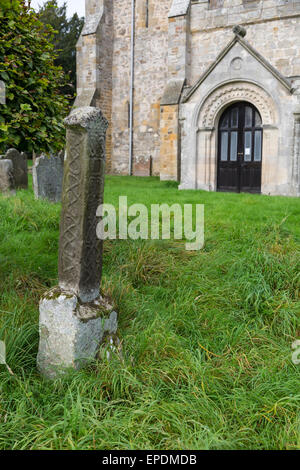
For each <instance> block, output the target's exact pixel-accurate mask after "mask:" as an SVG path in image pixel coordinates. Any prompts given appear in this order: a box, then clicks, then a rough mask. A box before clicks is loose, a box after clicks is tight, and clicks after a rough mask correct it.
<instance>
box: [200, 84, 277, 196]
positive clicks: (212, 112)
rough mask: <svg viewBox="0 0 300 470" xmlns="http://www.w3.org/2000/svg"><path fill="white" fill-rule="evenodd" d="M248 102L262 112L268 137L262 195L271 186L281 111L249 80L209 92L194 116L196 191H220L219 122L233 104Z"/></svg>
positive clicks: (264, 158) (264, 144)
mask: <svg viewBox="0 0 300 470" xmlns="http://www.w3.org/2000/svg"><path fill="white" fill-rule="evenodd" d="M238 101H246V102H249V103H251V104H253V105H254V106H255V107H256V108H257V109H258V111H259V112H260V115H261V118H262V123H263V130H264V138H263V163H262V192H263V193H264V192H265V190H267V188H268V185H269V183H270V182H269V173H270V172H269V168H270V165H271V162H272V161H273V162H274V161H276V157H277V154H278V127H277V123H278V110H277V105H276V103H275V100H274V99H273V98H272V97H271V96H270V95H269V93H267V92H266V91H265V90H264V89H263V88H262V87H260V86H259V85H257V84H255V83H252V82H248V81H238V82H237V81H236V82H230V83H225V84H222V85H220V86H219V87H217V88H216V89H214V90H212V91H210V92H209V94H208V95H206V97H205V98H204V99H203V100H202V101H201V102H200V103H199V104H198V105H197V106H196V108H195V111H194V116H193V128H194V129H195V141H194V142H195V145H194V158H193V159H191V163H192V164H194V175H195V189H205V190H209V191H216V189H217V148H218V142H217V138H218V132H217V129H218V123H219V118H220V116H221V114H222V113H223V112H224V110H225V109H226V108H227V107H228V106H229V105H231V104H233V103H235V102H238Z"/></svg>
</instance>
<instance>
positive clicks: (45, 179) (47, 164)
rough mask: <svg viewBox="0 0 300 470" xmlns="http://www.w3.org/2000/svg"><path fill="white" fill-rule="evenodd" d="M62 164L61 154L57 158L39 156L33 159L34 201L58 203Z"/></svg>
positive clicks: (61, 181)
mask: <svg viewBox="0 0 300 470" xmlns="http://www.w3.org/2000/svg"><path fill="white" fill-rule="evenodd" d="M63 174H64V163H63V159H62V157H61V154H60V155H58V156H54V155H51V156H49V157H48V156H46V155H41V156H40V157H38V158H36V159H35V162H34V166H33V168H32V176H33V189H34V194H35V197H36V199H47V200H49V201H51V202H60V201H61V195H62V183H63Z"/></svg>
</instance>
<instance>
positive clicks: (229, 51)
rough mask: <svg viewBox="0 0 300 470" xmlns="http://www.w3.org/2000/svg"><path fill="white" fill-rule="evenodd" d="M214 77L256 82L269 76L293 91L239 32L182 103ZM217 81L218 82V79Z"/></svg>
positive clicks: (287, 82)
mask: <svg viewBox="0 0 300 470" xmlns="http://www.w3.org/2000/svg"><path fill="white" fill-rule="evenodd" d="M214 75H219V76H222V77H223V81H224V80H226V79H228V80H230V79H253V81H256V80H257V78H258V77H261V79H262V80H263V81H265V80H268V75H269V76H271V77H273V78H275V79H276V80H277V81H278V82H280V83H281V85H282V86H283V87H284V88H285V89H287V90H288V91H290V92H292V91H293V90H292V85H291V83H290V81H289V80H288V79H287V78H285V77H284V76H283V75H282V74H281V73H280V72H279V71H278V70H277V69H276V68H275V67H273V66H272V65H271V64H270V62H268V61H267V60H266V59H265V58H264V57H263V56H262V55H261V54H259V52H257V51H256V49H254V47H252V46H251V44H250V43H249V42H248V41H246V40H245V39H244V38H243V37H241V35H240V32H239V33H237V34H236V35H235V37H234V38H233V39H232V41H230V42H229V44H228V45H227V46H226V47H225V48H224V49H223V51H222V52H221V53H220V54H219V55H218V57H217V58H216V60H215V61H214V62H213V63H212V64H211V66H210V67H209V68H208V69H207V70H206V72H204V74H203V75H202V76H201V77H200V78H199V80H197V82H196V83H195V84H194V85H193V86H192V87H191V88H189V89H187V90H186V92H185V94H184V96H183V98H182V102H186V101H188V100H189V99H190V98H191V97H192V96H193V95H194V93H195V92H196V91H197V90H198V88H199V87H200V86H201V85H202V84H203V83H204V82H205V81H206V80H207V79H208V78H210V79H211V78H213V76H214ZM212 81H214V80H212ZM218 81H219V82H220V78H219V80H218Z"/></svg>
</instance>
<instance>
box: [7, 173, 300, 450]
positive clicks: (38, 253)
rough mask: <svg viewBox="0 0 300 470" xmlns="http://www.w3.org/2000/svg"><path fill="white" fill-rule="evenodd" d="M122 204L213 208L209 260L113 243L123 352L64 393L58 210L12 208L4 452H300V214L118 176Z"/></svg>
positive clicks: (25, 199)
mask: <svg viewBox="0 0 300 470" xmlns="http://www.w3.org/2000/svg"><path fill="white" fill-rule="evenodd" d="M119 195H127V196H128V203H129V204H132V203H136V202H138V203H144V204H146V205H147V206H148V207H149V206H150V205H151V204H153V203H162V202H165V203H170V204H173V203H180V204H187V203H203V204H205V212H206V219H205V220H206V227H205V232H206V243H205V247H204V249H203V250H201V251H200V252H197V253H191V252H186V251H185V249H184V244H182V243H181V242H174V241H170V242H165V241H164V242H159V241H156V242H151V241H136V242H133V241H112V242H106V243H105V249H104V272H103V281H102V287H103V290H104V291H105V292H106V293H107V294H108V295H110V296H111V297H112V298H113V299H114V301H115V303H116V307H117V309H118V311H119V313H120V329H119V335H120V338H121V340H122V353H120V354H115V355H114V356H113V358H112V360H111V362H109V363H106V362H101V361H98V362H97V361H95V362H92V363H91V364H90V366H89V367H88V368H87V369H86V370H83V371H80V372H74V373H71V374H70V375H69V376H67V377H65V378H64V379H60V380H57V381H56V382H54V383H49V382H47V381H45V380H44V379H42V378H41V377H40V376H39V375H38V373H37V370H36V366H35V360H36V354H37V348H38V302H39V298H40V296H41V295H42V293H43V292H44V291H45V290H47V289H48V288H50V287H51V286H54V285H55V284H56V283H57V250H58V231H59V215H60V206H59V205H51V204H48V203H46V202H41V201H35V200H34V198H33V194H32V191H28V192H26V191H20V192H18V194H17V197H15V198H4V197H0V213H1V219H0V240H1V245H0V284H1V287H0V340H5V341H6V344H7V351H8V358H7V362H8V365H9V367H10V369H11V372H9V371H8V370H7V368H6V367H5V366H0V448H1V449H163V450H165V449H299V447H300V433H299V431H300V413H299V410H300V389H299V383H300V366H296V365H293V363H292V361H291V353H292V349H291V344H292V342H293V341H294V340H295V339H296V338H297V337H299V336H300V324H299V321H300V318H299V317H300V315H299V313H300V296H299V293H300V274H299V273H300V269H299V259H300V257H299V251H300V248H299V247H300V224H299V220H300V201H299V200H297V199H293V198H281V197H264V196H256V195H247V194H241V195H238V194H218V193H217V194H216V193H205V192H201V191H199V192H194V191H186V192H179V191H178V190H177V187H176V185H175V184H173V183H172V184H169V183H161V182H159V181H158V179H156V178H146V179H139V178H126V177H108V178H107V184H106V195H105V199H106V202H109V203H112V204H116V205H117V203H118V197H119Z"/></svg>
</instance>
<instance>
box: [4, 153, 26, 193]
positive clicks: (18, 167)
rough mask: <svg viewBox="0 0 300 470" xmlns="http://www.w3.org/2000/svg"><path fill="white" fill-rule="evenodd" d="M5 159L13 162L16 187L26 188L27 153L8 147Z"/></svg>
mask: <svg viewBox="0 0 300 470" xmlns="http://www.w3.org/2000/svg"><path fill="white" fill-rule="evenodd" d="M5 159H6V160H11V161H12V163H13V173H14V180H15V186H16V189H28V168H27V155H26V154H25V153H24V152H23V153H20V152H18V150H16V149H9V150H8V151H7V152H6V155H5Z"/></svg>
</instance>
